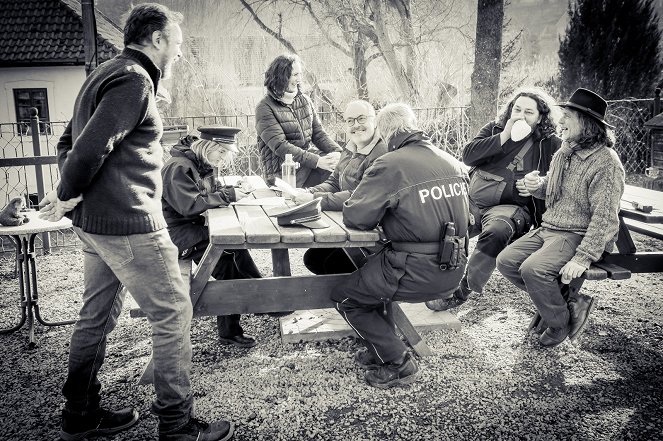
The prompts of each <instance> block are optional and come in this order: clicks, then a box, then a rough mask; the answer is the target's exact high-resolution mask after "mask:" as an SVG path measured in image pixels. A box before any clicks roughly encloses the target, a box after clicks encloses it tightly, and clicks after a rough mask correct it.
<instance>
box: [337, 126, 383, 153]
mask: <svg viewBox="0 0 663 441" xmlns="http://www.w3.org/2000/svg"><path fill="white" fill-rule="evenodd" d="M381 139H382V138H380V134H379V133H378V131H377V130H376V131H375V133H373V139H372V140H371V142H369V143H368V144H367V145H365V146H363V147H362V148H360V149H358V148H357V144H355V143H354V142H352V141H348V143H347V144H346V145H345V148H346V149H348V150H350V151H351V152H352V153H359V154H360V155H364V156H368V155H369V154H370V153H371V152H372V151H373V148H374V147H375V146H376V145H377V143H378V142H380V140H381Z"/></svg>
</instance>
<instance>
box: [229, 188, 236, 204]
mask: <svg viewBox="0 0 663 441" xmlns="http://www.w3.org/2000/svg"><path fill="white" fill-rule="evenodd" d="M228 197H229V198H230V202H237V193H235V187H229V188H228Z"/></svg>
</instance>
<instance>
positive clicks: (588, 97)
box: [558, 87, 614, 128]
mask: <svg viewBox="0 0 663 441" xmlns="http://www.w3.org/2000/svg"><path fill="white" fill-rule="evenodd" d="M558 106H559V107H570V108H572V109H574V110H578V111H580V112H582V113H584V114H585V115H588V116H591V117H592V118H594V119H595V120H597V121H599V122H601V123H603V124H605V125H606V126H607V127H610V128H614V126H612V125H610V124H608V123H607V122H605V112H606V110H608V103H607V102H606V101H605V100H604V99H603V98H601V97H600V96H599V95H598V94H596V93H594V92H592V91H591V90H587V89H583V88H582V87H580V88H578V89H576V91H575V92H573V95H571V98H569V100H568V101H567V102H565V103H562V104H558Z"/></svg>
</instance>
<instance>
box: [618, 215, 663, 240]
mask: <svg viewBox="0 0 663 441" xmlns="http://www.w3.org/2000/svg"><path fill="white" fill-rule="evenodd" d="M624 223H625V224H626V226H627V227H628V229H629V230H631V231H635V232H637V233H640V234H644V235H646V236H649V237H654V238H656V239H662V240H663V223H658V224H648V223H645V222H641V221H637V220H634V219H628V218H624Z"/></svg>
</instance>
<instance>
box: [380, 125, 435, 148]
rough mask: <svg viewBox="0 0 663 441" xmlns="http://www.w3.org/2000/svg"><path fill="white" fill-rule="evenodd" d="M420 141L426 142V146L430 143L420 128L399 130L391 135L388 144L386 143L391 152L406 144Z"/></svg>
mask: <svg viewBox="0 0 663 441" xmlns="http://www.w3.org/2000/svg"><path fill="white" fill-rule="evenodd" d="M421 141H423V142H424V143H426V144H427V145H426V146H428V145H429V144H430V138H429V137H428V136H426V135H425V134H424V132H422V131H421V130H414V131H411V132H401V133H399V134H398V135H395V136H392V137H391V139H390V140H389V144H387V150H388V151H390V152H393V151H394V150H398V149H400V148H401V147H405V146H406V145H408V144H414V143H419V142H421Z"/></svg>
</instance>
